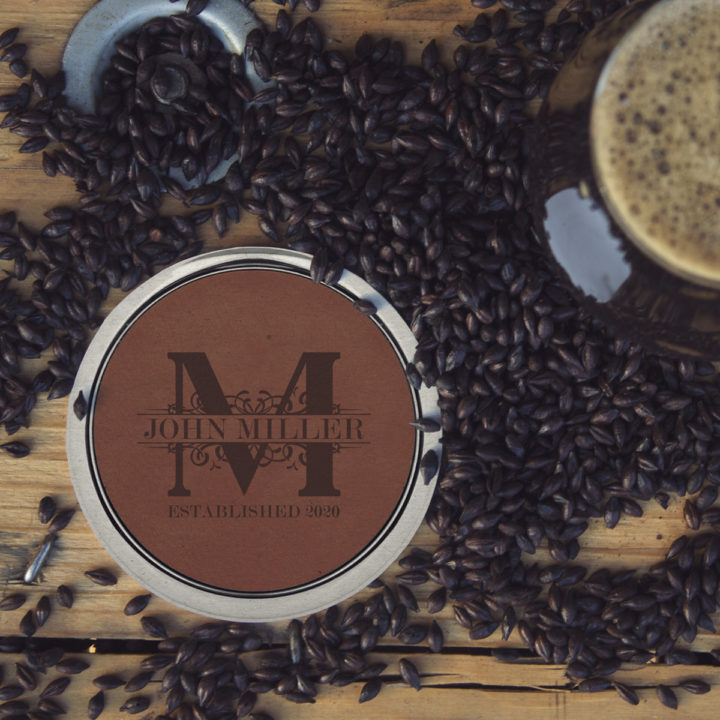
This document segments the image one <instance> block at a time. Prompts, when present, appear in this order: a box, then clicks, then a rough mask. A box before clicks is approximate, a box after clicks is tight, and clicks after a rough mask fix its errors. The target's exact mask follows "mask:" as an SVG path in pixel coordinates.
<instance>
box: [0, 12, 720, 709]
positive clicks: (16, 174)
mask: <svg viewBox="0 0 720 720" xmlns="http://www.w3.org/2000/svg"><path fill="white" fill-rule="evenodd" d="M91 5H92V2H91V0H3V2H2V3H0V29H3V28H6V27H11V26H14V25H19V26H21V27H22V35H21V41H23V42H26V43H28V45H29V46H30V51H29V54H28V59H29V61H30V64H31V65H32V66H34V67H37V68H38V69H39V70H40V71H42V72H44V73H52V72H54V71H56V70H57V69H59V66H60V59H61V56H62V51H63V48H64V44H65V42H66V40H67V38H68V36H69V34H70V32H71V31H72V28H73V26H74V25H75V23H76V22H77V21H78V20H79V19H80V18H81V17H82V15H83V14H84V13H85V12H86V11H87V10H88V9H89V8H90V7H91ZM253 8H254V10H255V11H256V13H257V14H258V15H259V16H260V17H261V18H262V19H263V20H265V21H268V22H272V19H273V18H274V16H275V13H276V12H277V10H278V6H277V5H276V4H275V3H273V2H272V1H271V0H257V2H256V3H255V4H254V6H253ZM476 13H477V10H475V9H474V8H472V7H471V6H470V3H469V2H466V1H465V0H463V2H456V0H365V1H364V2H363V1H361V0H325V3H324V6H323V7H322V8H321V10H320V11H319V12H318V13H316V14H315V19H316V21H317V22H318V23H319V24H320V25H321V27H322V28H323V30H324V32H325V34H326V37H328V38H330V39H331V43H332V45H333V46H335V47H337V48H342V49H350V48H352V46H353V45H354V42H355V40H356V39H357V37H358V36H359V35H360V34H361V33H363V32H369V33H371V34H373V35H376V36H382V35H386V34H387V35H391V36H393V37H395V38H396V39H400V40H402V41H404V43H405V46H406V51H407V57H408V59H409V60H410V61H417V60H418V58H419V53H420V51H421V49H422V47H423V46H424V44H425V43H426V42H428V41H429V40H430V39H432V38H436V39H437V40H438V43H439V45H440V47H441V57H443V58H444V59H445V60H448V61H449V60H450V57H451V52H452V49H453V48H454V47H455V45H456V44H457V39H456V38H454V37H453V36H452V28H453V27H454V26H455V25H456V24H458V23H470V22H472V20H473V19H474V17H475V15H476ZM297 15H298V16H300V17H302V16H303V12H301V11H300V10H298V12H297ZM16 85H17V80H16V78H14V77H13V76H12V75H11V74H10V73H9V72H8V71H7V66H5V65H2V66H0V94H2V93H4V92H8V91H10V90H11V89H12V88H14V87H16ZM22 142H23V140H22V139H21V138H19V137H17V136H16V135H13V134H10V133H8V132H7V131H0V212H2V211H5V210H11V209H12V210H16V211H18V213H19V215H20V217H21V219H22V221H23V222H24V223H26V224H27V225H28V226H30V227H38V226H40V224H41V223H42V213H43V212H44V211H45V210H47V209H49V208H50V207H52V206H53V205H57V204H69V205H72V204H74V203H76V201H77V200H76V194H75V192H74V187H73V184H72V182H71V181H69V180H68V179H66V178H61V177H58V178H55V179H49V178H47V177H46V176H45V175H44V174H43V172H42V170H41V169H40V155H39V154H38V155H30V156H28V155H20V154H18V152H17V149H18V147H19V145H20V144H21V143H22ZM206 239H207V249H208V250H211V249H217V248H218V247H221V246H222V247H227V246H232V245H241V244H264V242H263V236H262V235H261V234H260V233H259V231H258V229H257V226H256V224H255V221H254V219H253V218H252V217H250V216H248V217H246V218H244V219H243V220H242V221H241V223H240V224H239V225H237V226H236V227H235V228H234V229H233V231H232V232H231V233H229V234H228V235H227V236H226V238H225V239H224V240H223V242H222V243H221V244H220V243H218V241H217V239H216V238H214V237H211V236H210V235H208V236H207V238H206ZM119 297H120V296H119V294H117V293H116V294H113V295H112V296H111V298H110V300H109V302H108V303H107V307H106V308H105V311H107V310H109V309H110V308H111V307H112V306H113V304H115V303H116V302H117V301H118V300H119ZM66 409H67V408H66V402H65V401H64V400H60V401H55V402H51V403H49V402H47V401H45V400H43V399H41V400H40V401H39V402H38V405H37V407H36V409H35V410H34V412H33V414H32V417H31V420H32V425H31V427H30V428H29V429H28V430H23V431H22V432H20V433H18V434H17V435H16V436H15V438H16V439H20V440H25V441H27V442H28V443H29V444H30V445H31V446H32V454H31V455H30V456H29V457H27V458H24V459H19V460H14V459H12V458H9V457H7V456H5V455H3V456H2V457H0V497H1V498H2V504H1V506H0V578H1V579H2V580H3V585H2V587H0V593H1V596H2V597H4V596H5V595H6V594H9V593H12V592H18V591H21V592H24V593H25V594H26V595H27V601H26V603H25V605H24V606H23V607H22V608H19V609H17V610H14V611H10V612H1V613H0V637H8V636H13V635H17V634H18V622H19V620H20V618H21V617H22V614H23V613H25V612H26V610H27V609H29V608H32V607H33V606H34V604H35V603H36V602H37V600H38V598H40V597H41V596H42V595H44V594H50V595H53V594H54V591H55V588H56V587H57V586H58V585H59V584H61V583H64V584H66V585H68V586H70V587H72V588H73V590H74V592H75V604H74V606H73V608H72V609H71V610H67V609H64V608H62V607H60V606H59V605H57V603H56V602H54V601H53V610H52V613H51V615H50V618H49V620H48V621H47V623H46V624H45V625H44V627H42V628H41V630H40V631H39V632H38V634H37V635H36V637H39V638H41V639H43V641H45V639H47V643H49V644H52V641H53V639H57V640H58V642H61V643H70V644H69V645H68V647H78V648H85V645H84V644H83V643H79V644H77V645H76V646H74V645H72V639H80V640H85V639H87V640H89V641H91V642H92V643H93V644H92V645H90V647H89V649H82V650H81V651H80V652H77V653H75V655H76V656H81V657H85V659H87V660H88V661H89V662H90V664H91V667H90V669H89V670H87V671H85V672H84V673H81V674H80V675H78V676H74V677H73V679H72V682H71V685H70V687H69V689H68V690H67V691H66V692H65V693H64V695H63V696H62V698H60V699H61V700H62V703H63V704H64V705H65V706H66V708H67V711H68V715H67V716H66V717H68V718H72V719H73V720H74V719H75V718H83V717H86V713H87V702H88V699H89V697H90V696H91V695H93V694H94V693H95V692H96V691H97V688H95V687H94V686H93V685H92V679H93V678H94V677H97V676H98V675H101V674H103V673H105V672H110V671H113V672H117V673H119V674H120V675H121V676H122V677H123V678H125V679H129V678H130V677H131V676H132V675H133V674H135V673H136V672H137V671H138V666H139V662H140V660H141V659H142V657H143V655H142V654H140V655H138V654H137V650H136V649H133V648H134V646H133V642H134V641H135V640H137V639H140V638H145V640H147V637H146V636H144V635H143V632H142V629H141V627H140V621H139V616H135V617H127V616H125V615H124V614H123V612H122V608H123V607H124V606H125V604H126V602H127V601H128V600H129V599H130V598H131V597H133V596H134V595H137V594H139V593H141V592H143V589H142V588H141V587H140V586H139V585H137V583H135V582H134V581H133V580H132V579H131V578H130V577H128V576H127V575H125V574H124V573H122V572H121V571H119V569H117V568H115V570H116V571H117V572H118V574H119V582H118V584H117V585H116V586H114V587H109V588H104V587H99V586H97V585H94V584H92V583H91V582H90V581H89V580H88V579H87V578H86V577H85V576H84V575H83V572H84V571H85V570H88V569H92V568H100V567H108V568H113V567H114V565H113V561H112V560H111V558H110V556H109V555H108V554H107V552H106V551H105V550H104V549H103V547H102V546H101V545H100V544H99V542H98V541H97V540H96V539H95V537H94V535H93V534H92V532H91V531H90V529H89V527H88V525H87V523H86V522H85V520H84V518H83V517H82V514H81V513H80V512H79V511H78V512H77V513H76V515H75V517H74V518H73V520H72V521H71V523H70V524H69V526H68V527H67V528H66V529H65V530H63V531H62V533H61V534H60V536H59V540H58V543H57V546H56V548H55V549H54V551H53V554H52V556H51V558H50V562H49V563H48V565H47V567H46V569H45V571H44V572H43V574H42V577H41V579H40V581H39V582H38V583H36V584H34V585H30V586H24V587H19V586H18V585H16V584H14V583H13V582H12V581H10V580H9V578H12V577H14V576H15V575H17V573H18V572H20V571H21V570H22V568H23V567H24V566H25V564H26V563H27V562H28V560H29V558H30V557H31V556H32V553H33V552H34V551H35V550H36V548H37V547H38V545H39V543H41V542H42V540H43V538H44V536H45V533H46V529H45V528H44V527H43V526H42V525H41V524H40V522H39V521H38V518H37V504H38V501H39V499H40V498H41V497H42V496H44V495H52V496H53V497H55V498H56V500H57V502H58V504H59V505H60V506H61V507H74V506H76V501H75V496H74V493H73V490H72V485H71V483H70V479H69V475H68V468H67V463H66V457H65V432H64V425H65V413H66ZM0 432H2V431H0ZM3 437H4V432H3ZM0 441H4V440H2V438H0ZM684 531H685V527H684V524H683V521H682V517H681V501H678V500H677V499H673V501H672V502H671V504H670V506H669V508H668V509H667V510H666V511H662V510H661V508H660V507H659V506H658V505H657V504H655V503H650V504H648V505H647V506H646V514H645V516H644V517H642V518H640V519H624V520H622V521H621V522H620V523H619V524H618V526H617V527H616V528H615V529H614V530H612V531H609V530H607V529H605V528H604V526H602V524H601V523H597V522H595V523H591V527H590V529H589V530H588V531H587V532H586V533H585V534H584V535H583V536H582V537H581V538H580V545H581V548H582V549H581V553H580V556H579V558H578V562H582V563H583V564H585V565H587V566H588V567H589V568H597V567H603V566H604V567H612V568H620V567H637V568H639V569H642V568H643V567H646V566H648V565H650V564H652V563H654V562H657V561H659V560H660V559H661V558H662V557H663V556H664V554H665V551H666V549H667V546H668V545H669V543H670V542H671V541H672V539H673V538H675V537H677V536H678V535H680V534H683V532H684ZM436 540H437V538H436V536H435V535H434V534H433V533H432V532H431V531H430V530H429V529H428V528H427V527H423V528H421V529H420V531H419V532H418V533H417V535H416V537H415V539H414V541H413V544H414V545H415V546H417V547H422V548H426V549H433V548H434V547H435V545H436ZM534 561H536V562H539V563H544V562H552V561H551V560H550V558H549V555H548V554H547V553H546V552H545V551H544V550H540V551H539V552H538V553H537V555H536V557H535V558H534ZM398 572H401V570H400V568H399V567H398V566H393V567H392V568H390V570H389V571H388V572H387V574H386V575H387V577H388V578H394V576H395V575H396V573H398ZM427 593H428V591H427V590H425V589H424V588H420V589H419V590H418V591H417V595H418V599H419V600H420V603H421V610H420V613H419V617H421V618H423V619H424V620H425V621H428V620H429V619H430V618H431V617H432V616H430V615H428V613H427V611H426V608H425V599H426V596H427ZM366 594H367V593H366ZM147 612H148V613H151V614H152V615H155V616H157V617H159V618H160V619H162V620H163V621H164V622H165V623H166V625H167V627H168V629H169V630H170V632H171V633H182V632H184V631H187V630H188V629H189V628H191V627H193V626H195V625H198V624H200V623H202V622H204V621H206V619H205V618H201V617H199V616H196V615H192V614H191V613H188V612H185V611H182V610H178V609H176V608H174V607H172V606H171V605H170V604H168V603H166V602H164V601H162V600H159V599H153V600H152V601H151V603H150V605H149V606H148V610H147ZM452 614H453V613H452V608H451V607H450V606H449V605H448V607H447V608H446V609H445V610H444V611H443V612H442V613H440V614H439V615H438V616H435V617H436V619H437V620H438V621H439V622H440V623H441V626H442V628H443V630H444V632H445V637H446V649H445V651H443V652H442V653H439V654H433V653H431V652H430V651H429V650H428V649H427V648H424V649H423V648H407V647H405V646H402V645H401V644H400V643H399V642H398V641H397V640H394V639H392V638H389V637H388V638H383V641H382V643H383V645H382V647H381V648H380V649H379V650H378V652H377V658H378V659H379V660H382V661H384V662H387V663H388V669H387V670H386V673H385V674H386V675H387V676H388V678H389V680H388V682H387V683H386V685H385V686H384V688H383V690H382V692H381V693H380V695H379V696H378V697H377V698H376V699H375V700H373V701H372V702H371V703H368V704H363V705H359V704H358V702H357V700H358V695H359V692H360V684H359V683H356V684H351V685H350V686H347V687H343V688H338V687H327V688H326V687H323V688H321V692H320V695H319V697H318V701H317V703H316V704H314V705H303V706H298V705H292V704H290V703H288V702H286V701H283V700H282V699H281V698H280V697H278V696H276V695H274V694H272V693H269V694H268V695H267V697H263V698H262V699H261V702H260V703H259V707H262V709H263V710H264V711H265V712H268V713H270V714H271V715H272V716H273V717H274V718H276V720H283V719H290V718H292V719H293V720H305V719H307V720H322V719H324V718H328V719H330V718H347V719H348V720H352V719H353V718H393V719H400V718H412V719H413V720H439V719H440V718H448V719H451V720H465V719H467V720H476V719H477V718H495V719H496V720H504V719H506V718H508V719H510V718H513V719H514V718H524V719H525V720H535V719H536V718H537V719H538V720H540V719H543V720H544V719H546V718H547V719H558V720H559V719H560V718H591V717H597V715H598V713H600V714H603V715H606V716H608V717H613V718H618V719H621V718H634V719H635V720H640V719H641V718H643V719H644V718H671V717H685V718H711V717H717V714H718V713H717V703H718V702H719V700H718V696H717V694H716V692H714V693H710V694H708V695H703V696H692V695H690V694H689V693H687V692H683V691H678V692H679V693H680V699H681V706H680V708H681V709H680V710H679V711H677V712H674V711H672V710H669V709H668V708H665V707H664V706H662V705H661V704H660V703H659V701H658V700H657V697H656V695H655V690H654V689H653V686H654V685H655V684H657V683H658V682H663V683H665V684H667V685H677V683H678V682H680V681H681V680H683V679H685V678H688V677H701V678H703V679H705V680H706V681H708V682H710V683H712V684H718V683H720V668H718V667H715V666H713V665H712V664H706V665H701V666H699V667H692V668H690V667H685V666H674V667H668V666H658V665H654V664H649V665H648V666H645V667H641V668H638V667H637V666H627V667H623V669H622V670H621V671H619V672H618V673H617V675H616V678H617V679H618V680H619V681H622V682H624V683H627V684H629V685H632V686H633V687H636V688H638V693H639V696H640V706H639V707H637V708H633V707H630V706H629V705H627V704H626V703H625V702H623V701H622V700H621V699H620V698H619V697H618V696H617V695H616V694H615V692H614V691H612V690H609V691H606V692H602V693H596V694H587V693H580V692H572V691H571V690H570V689H569V687H570V686H569V684H568V681H567V678H566V677H565V675H564V667H562V666H554V665H545V664H544V663H542V662H541V661H539V660H538V659H536V658H530V657H528V656H527V653H525V654H523V655H522V659H521V660H519V661H518V662H515V663H511V664H509V663H501V662H499V661H497V660H496V659H495V658H494V657H492V656H491V654H490V651H491V649H492V648H493V647H498V646H503V647H504V646H508V647H521V643H520V641H519V639H518V638H517V633H516V632H514V633H513V635H512V636H511V637H510V640H509V641H508V642H507V643H504V642H503V641H502V639H501V638H500V636H499V632H496V633H495V634H494V635H493V636H491V637H489V638H487V639H485V640H483V641H478V642H470V641H469V640H468V638H467V633H466V631H465V630H463V629H462V628H461V627H460V626H459V625H457V624H456V623H455V622H454V621H453V619H452ZM262 632H263V633H264V636H265V637H266V638H267V640H268V641H269V642H273V641H281V640H282V636H283V632H284V624H282V623H281V624H278V625H276V626H273V625H270V626H266V627H264V628H263V629H262ZM108 640H110V641H112V640H122V641H124V642H123V643H117V642H115V643H113V642H110V643H108V642H106V641H108ZM716 645H718V646H720V641H718V640H717V639H716V638H714V637H713V636H711V635H708V634H700V635H699V636H698V638H697V640H696V642H695V644H694V647H695V649H697V650H700V651H704V652H708V651H710V650H711V649H713V648H714V647H715V646H716ZM261 655H262V653H259V657H261ZM403 656H407V657H411V658H412V660H413V662H415V664H416V665H417V667H418V669H419V670H420V672H421V674H422V682H423V685H424V687H423V689H422V691H421V692H416V691H415V690H413V689H411V688H409V687H408V686H406V685H404V684H402V683H401V682H400V681H399V678H398V670H397V660H398V659H399V658H401V657H403ZM701 657H703V656H701ZM705 657H706V658H709V656H705ZM19 660H21V658H20V657H18V656H15V655H13V654H11V653H0V664H1V665H2V666H4V668H5V680H4V682H5V683H7V682H12V677H13V674H14V664H15V662H17V661H19ZM248 662H249V663H250V661H248ZM159 676H160V673H158V677H159ZM54 677H56V674H55V673H53V672H49V673H48V675H47V677H44V678H42V679H41V685H40V688H42V687H43V686H44V684H45V683H47V682H49V681H50V680H52V679H53V678H54ZM143 694H148V695H149V696H150V697H151V698H152V700H153V704H152V706H151V709H150V710H149V711H148V712H147V713H144V714H143V715H142V716H141V717H146V716H147V717H148V718H150V717H153V716H154V715H155V714H156V713H159V712H161V710H162V700H161V697H162V696H161V695H160V693H159V681H153V682H151V683H150V685H149V686H148V687H147V688H146V689H145V690H144V691H143ZM126 698H127V693H126V692H125V691H124V690H123V689H122V688H120V689H117V690H113V691H111V692H109V693H108V694H107V709H106V710H105V712H104V713H103V715H102V717H103V718H108V720H112V719H113V718H121V717H127V716H126V715H124V714H122V713H120V712H119V711H118V707H119V706H120V705H121V703H122V702H123V700H124V699H126Z"/></svg>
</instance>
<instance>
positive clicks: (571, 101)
mask: <svg viewBox="0 0 720 720" xmlns="http://www.w3.org/2000/svg"><path fill="white" fill-rule="evenodd" d="M672 2H675V3H677V2H680V3H681V4H682V2H683V0H660V3H657V2H656V0H641V1H640V2H636V3H633V4H632V5H630V6H628V7H626V8H623V9H622V10H619V11H618V12H617V13H615V14H614V15H613V16H611V17H610V18H608V19H607V20H606V21H604V22H603V23H600V24H599V25H598V26H597V27H596V28H595V29H594V30H593V31H592V32H591V33H589V34H588V36H587V37H586V38H585V40H584V41H583V43H582V44H581V46H580V47H579V48H578V50H577V52H576V53H575V54H574V55H573V57H572V58H570V59H569V60H568V61H567V62H566V63H565V64H564V65H563V67H562V69H561V70H560V71H559V73H558V75H557V77H556V79H555V81H554V83H553V85H552V86H551V88H550V91H549V93H548V95H547V98H546V99H545V101H544V103H543V105H542V107H541V109H540V112H539V114H538V117H537V120H536V122H535V123H534V126H533V129H532V131H531V134H532V137H531V145H530V147H531V150H530V178H531V185H530V187H531V202H532V212H533V218H534V226H535V231H536V233H537V235H538V237H539V241H540V242H541V244H543V245H544V246H545V248H546V250H547V251H548V254H549V256H550V257H551V260H552V262H553V264H554V265H555V266H556V269H557V270H559V271H560V273H561V274H562V275H564V276H565V277H566V279H567V280H568V281H569V282H570V284H571V286H572V287H573V288H574V290H575V294H576V296H577V297H578V299H579V300H580V302H581V303H582V304H583V305H584V306H585V307H586V309H587V310H588V311H589V312H590V313H591V314H593V315H595V316H596V317H598V318H599V319H600V320H601V321H603V322H604V323H605V324H606V325H608V326H609V327H610V329H611V330H613V331H614V332H616V333H617V334H618V335H621V336H623V337H626V338H628V339H631V340H633V341H636V342H640V343H641V344H642V345H644V346H645V347H646V348H647V349H648V350H651V351H654V352H660V353H662V354H672V355H680V356H691V357H706V358H720V282H718V283H717V286H716V287H712V286H710V285H708V284H702V285H700V284H698V283H697V282H694V281H692V280H689V279H687V278H684V277H682V276H681V275H680V274H678V273H676V272H673V271H672V268H666V267H661V266H660V265H659V264H658V263H657V262H656V261H655V260H654V259H652V258H651V257H650V256H649V255H648V254H647V253H644V252H642V251H641V250H640V249H639V248H638V247H637V246H636V243H634V242H633V241H632V240H631V239H630V237H629V236H628V234H627V233H625V232H624V231H623V230H622V229H621V228H620V226H619V224H618V222H617V221H616V219H615V218H614V217H613V214H612V212H611V211H610V210H609V209H608V206H607V204H606V203H605V201H604V199H603V195H602V192H601V190H600V187H599V181H598V178H597V173H596V169H595V166H594V163H593V158H592V152H593V148H592V137H591V130H590V128H591V122H590V120H591V112H592V109H593V103H594V102H597V97H596V89H597V87H598V82H599V81H600V80H601V76H602V75H603V71H604V69H605V68H606V65H607V64H608V61H609V60H610V61H611V62H612V54H613V51H614V50H615V48H616V47H617V46H618V44H619V43H620V42H621V41H622V40H623V38H624V37H625V36H626V35H627V33H628V31H629V30H630V29H631V28H632V27H634V26H635V24H636V23H637V22H638V20H640V19H641V18H642V16H643V15H644V14H645V13H646V12H647V11H648V10H649V9H650V8H652V7H654V6H655V5H656V4H663V3H672ZM603 149H604V148H602V147H601V148H599V149H598V150H597V152H602V151H603Z"/></svg>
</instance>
